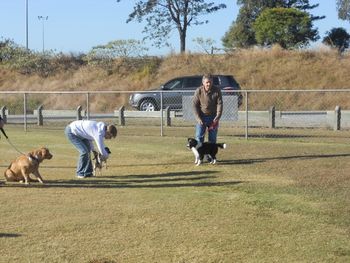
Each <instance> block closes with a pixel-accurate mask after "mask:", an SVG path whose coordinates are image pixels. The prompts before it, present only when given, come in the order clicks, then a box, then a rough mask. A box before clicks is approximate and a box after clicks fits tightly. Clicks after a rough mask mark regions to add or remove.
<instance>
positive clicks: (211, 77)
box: [202, 74, 213, 82]
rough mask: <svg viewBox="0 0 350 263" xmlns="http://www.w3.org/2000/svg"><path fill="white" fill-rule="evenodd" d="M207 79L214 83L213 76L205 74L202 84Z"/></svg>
mask: <svg viewBox="0 0 350 263" xmlns="http://www.w3.org/2000/svg"><path fill="white" fill-rule="evenodd" d="M205 79H209V80H210V81H211V82H213V76H212V75H211V74H204V75H203V77H202V82H203V81H204V80H205Z"/></svg>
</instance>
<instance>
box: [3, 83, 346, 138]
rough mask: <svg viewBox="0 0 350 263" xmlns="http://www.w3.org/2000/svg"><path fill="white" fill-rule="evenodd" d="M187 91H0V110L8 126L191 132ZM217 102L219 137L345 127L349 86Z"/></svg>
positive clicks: (245, 94) (250, 94) (255, 93)
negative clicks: (82, 122) (92, 123)
mask: <svg viewBox="0 0 350 263" xmlns="http://www.w3.org/2000/svg"><path fill="white" fill-rule="evenodd" d="M193 93H194V92H193V90H192V91H178V92H172V91H128V92H120V91H98V92H87V91H77V92H34V91H26V92H14V91H13V92H0V109H1V111H0V114H1V116H2V117H3V118H4V119H5V120H6V122H7V123H8V124H9V125H11V124H23V125H24V127H25V130H27V129H38V128H42V127H46V128H47V127H48V126H49V127H50V128H54V127H57V128H62V127H64V126H65V125H66V124H68V123H69V122H71V121H73V120H75V119H93V120H103V121H105V122H109V123H115V124H117V125H118V126H120V127H124V129H125V131H128V133H131V134H132V133H135V134H138V135H142V133H143V132H144V133H149V134H151V135H157V134H159V135H161V136H176V135H177V134H182V135H183V134H186V135H188V136H191V135H193V134H194V126H195V119H194V114H193V108H192V97H193ZM223 101H224V111H223V116H222V118H221V120H220V129H219V136H220V135H222V136H238V137H246V138H249V137H250V136H266V134H276V136H281V134H283V136H285V137H288V136H291V137H292V136H295V132H296V131H297V130H300V129H309V130H311V131H315V132H316V131H320V130H349V129H350V110H349V109H350V105H349V103H350V90H242V91H230V92H226V91H223ZM146 127H147V128H149V129H147V132H146V129H144V128H146ZM179 130H181V131H183V132H179ZM259 133H260V134H259ZM145 135H147V134H145Z"/></svg>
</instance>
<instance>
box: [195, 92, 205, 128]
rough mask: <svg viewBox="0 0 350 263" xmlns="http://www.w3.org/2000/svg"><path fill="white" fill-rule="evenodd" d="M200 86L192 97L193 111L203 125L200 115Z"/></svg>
mask: <svg viewBox="0 0 350 263" xmlns="http://www.w3.org/2000/svg"><path fill="white" fill-rule="evenodd" d="M199 96H200V95H199V88H198V89H197V90H196V91H195V93H194V95H193V99H192V106H193V113H194V117H195V118H196V120H197V122H198V123H199V124H202V125H203V121H202V119H201V117H200V107H201V105H200V99H199Z"/></svg>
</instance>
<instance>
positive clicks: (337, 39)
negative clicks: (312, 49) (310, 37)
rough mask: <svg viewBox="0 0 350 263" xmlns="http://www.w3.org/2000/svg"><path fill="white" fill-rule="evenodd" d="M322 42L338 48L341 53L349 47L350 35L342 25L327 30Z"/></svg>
mask: <svg viewBox="0 0 350 263" xmlns="http://www.w3.org/2000/svg"><path fill="white" fill-rule="evenodd" d="M322 43H324V44H325V45H328V46H331V47H335V48H337V49H338V51H339V52H340V53H341V52H343V51H344V50H345V49H347V48H349V44H350V35H349V34H348V32H346V30H345V29H344V28H342V27H337V28H332V30H331V31H328V32H326V36H325V37H324V38H323V40H322Z"/></svg>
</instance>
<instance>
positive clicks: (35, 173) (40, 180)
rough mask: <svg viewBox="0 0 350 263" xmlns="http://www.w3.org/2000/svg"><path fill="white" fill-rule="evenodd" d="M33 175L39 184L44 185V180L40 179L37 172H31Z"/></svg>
mask: <svg viewBox="0 0 350 263" xmlns="http://www.w3.org/2000/svg"><path fill="white" fill-rule="evenodd" d="M33 174H34V175H35V177H36V178H37V179H38V181H39V183H42V184H43V183H44V180H43V178H42V177H41V175H40V173H39V171H35V172H33ZM28 177H29V176H28Z"/></svg>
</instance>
